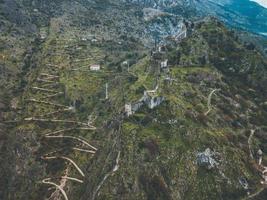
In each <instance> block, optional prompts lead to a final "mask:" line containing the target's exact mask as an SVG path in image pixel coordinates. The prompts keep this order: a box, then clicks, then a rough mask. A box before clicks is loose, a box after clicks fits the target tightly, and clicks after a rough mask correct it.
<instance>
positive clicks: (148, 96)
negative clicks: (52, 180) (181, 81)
mask: <svg viewBox="0 0 267 200" xmlns="http://www.w3.org/2000/svg"><path fill="white" fill-rule="evenodd" d="M157 89H158V86H156V88H155V89H154V90H146V91H144V95H143V96H142V98H141V99H139V100H138V101H137V102H135V103H127V104H125V113H126V115H127V116H128V117H129V116H130V115H132V114H134V113H135V112H136V111H138V110H139V109H140V108H141V106H143V105H147V106H148V108H150V109H153V108H155V107H157V106H159V105H160V104H161V103H162V102H163V101H164V100H165V98H164V97H161V96H157V94H156V92H157Z"/></svg>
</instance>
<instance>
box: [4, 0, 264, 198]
mask: <svg viewBox="0 0 267 200" xmlns="http://www.w3.org/2000/svg"><path fill="white" fill-rule="evenodd" d="M18 2H20V1H18ZM20 5H21V10H23V12H22V13H23V14H24V15H26V16H27V17H21V18H23V19H22V21H24V19H25V18H27V19H31V20H30V21H31V23H30V24H31V25H30V27H35V28H34V29H36V32H35V31H34V32H31V31H30V33H28V32H27V30H28V28H25V30H23V28H24V27H21V28H18V30H20V31H21V32H22V33H20V34H21V35H22V36H23V37H24V38H23V39H22V41H28V40H29V41H30V40H34V43H33V44H32V43H30V44H31V45H29V44H27V45H26V44H24V45H23V47H24V48H22V49H25V47H26V46H29V48H31V49H33V50H32V51H31V52H32V54H30V55H28V57H26V58H28V59H25V58H24V57H22V58H21V57H18V56H16V58H20V62H21V63H24V62H25V63H26V65H25V66H26V67H24V68H21V73H20V70H18V71H19V72H18V71H17V72H16V73H17V74H18V75H17V77H13V76H11V78H12V80H16V81H17V82H18V83H21V85H20V88H21V90H19V91H18V90H17V92H12V93H13V94H12V98H11V99H12V101H11V102H12V104H11V106H10V109H7V105H4V106H2V107H3V108H5V109H6V110H5V112H4V113H3V120H4V121H5V123H4V125H5V127H4V128H5V129H1V130H4V131H3V132H0V134H1V139H2V138H3V140H1V143H0V145H1V146H0V147H1V159H2V160H1V161H3V162H1V163H3V164H1V173H2V174H1V176H2V177H4V178H3V179H1V182H0V186H1V188H0V198H2V199H10V200H11V199H12V200H13V199H22V200H24V199H33V200H35V199H47V198H50V199H55V200H56V199H64V195H66V196H67V197H68V199H73V200H75V199H77V200H78V199H79V200H80V199H82V200H83V199H84V200H85V199H93V200H94V199H151V200H152V199H153V200H155V199H164V200H166V199H175V200H176V199H243V198H250V197H251V198H252V197H253V198H254V195H255V198H258V199H263V197H264V195H266V193H264V192H265V191H263V189H264V185H263V184H261V182H264V179H263V178H264V177H263V175H264V174H263V173H262V172H263V171H264V168H263V167H264V166H266V165H267V157H266V152H267V147H266V131H267V130H266V122H267V121H266V119H267V102H266V97H267V91H266V87H264V86H265V85H266V84H267V63H266V58H264V57H262V56H261V54H260V53H259V52H257V50H255V49H254V48H253V45H249V44H242V42H240V41H239V39H238V37H237V35H236V33H234V32H232V31H229V30H227V28H226V27H225V26H224V25H223V24H222V23H221V22H219V21H217V20H216V19H213V18H207V19H206V20H204V21H200V22H197V23H194V22H188V21H183V20H182V19H181V17H177V16H172V15H170V14H169V13H165V12H159V11H157V10H153V9H148V10H147V8H146V9H144V8H143V7H142V6H140V5H133V4H131V3H128V2H126V3H122V1H82V0H81V1H67V0H64V1H63V0H62V1H22V4H20ZM33 10H35V11H34V12H33ZM4 21H5V22H6V23H14V24H15V27H20V26H19V23H18V22H16V21H12V19H10V18H6V19H4ZM26 21H29V20H26ZM4 27H6V26H4ZM13 27H14V26H13ZM185 27H186V30H187V31H186V33H187V34H186V37H185V38H184V36H185V35H184V34H183V37H179V38H178V40H175V39H174V36H175V35H176V36H177V35H179V33H183V31H184V29H185ZM3 34H4V33H3ZM28 34H30V35H28ZM11 35H12V34H11ZM166 36H172V37H166ZM7 37H11V36H10V34H7ZM15 38H18V37H17V35H16V37H15ZM24 39H25V40H24ZM160 41H161V44H160V45H163V44H164V45H163V48H162V49H161V51H160V52H159V50H158V47H159V42H160ZM4 44H6V43H4ZM154 45H156V47H157V48H154ZM17 48H18V46H12V49H17ZM6 49H8V48H6V47H4V48H3V51H5V50H6ZM10 51H11V50H10ZM7 55H8V53H7ZM166 59H167V60H168V61H167V63H166V62H165V61H166ZM22 61H23V62H22ZM9 62H11V61H10V58H9V57H8V59H7V63H9ZM164 63H166V64H167V65H166V64H164ZM4 64H5V65H4V66H8V67H10V66H12V65H7V64H6V63H4ZM92 65H93V66H94V67H95V68H97V65H100V70H98V71H93V70H90V66H92ZM19 66H21V65H19V64H18V69H20V67H19ZM12 85H15V86H16V87H17V85H16V82H14V83H13V84H12ZM22 89H23V90H22ZM12 91H14V90H12ZM5 103H6V104H9V103H8V100H6V101H5ZM2 141H3V142H2ZM259 149H261V150H262V152H263V153H262V155H259V154H258V153H257V152H258V150H259ZM260 159H262V162H261V163H259V160H260ZM55 184H56V185H55ZM58 187H60V188H61V189H62V190H63V192H62V190H60V189H58ZM7 188H8V189H7ZM257 193H259V194H257ZM256 194H257V195H256Z"/></svg>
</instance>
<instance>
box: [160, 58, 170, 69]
mask: <svg viewBox="0 0 267 200" xmlns="http://www.w3.org/2000/svg"><path fill="white" fill-rule="evenodd" d="M167 67H168V59H166V60H164V61H162V62H161V63H160V68H167Z"/></svg>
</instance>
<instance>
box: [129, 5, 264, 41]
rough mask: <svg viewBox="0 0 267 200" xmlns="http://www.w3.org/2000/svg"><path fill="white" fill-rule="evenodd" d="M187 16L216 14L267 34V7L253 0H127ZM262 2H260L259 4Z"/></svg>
mask: <svg viewBox="0 0 267 200" xmlns="http://www.w3.org/2000/svg"><path fill="white" fill-rule="evenodd" d="M125 1H127V2H129V1H130V2H135V3H138V4H140V5H142V6H146V7H153V8H157V9H161V10H164V11H168V12H171V13H173V14H177V15H183V16H185V17H196V16H206V15H214V16H216V17H218V18H220V19H221V20H223V21H224V22H225V23H226V24H228V25H230V26H232V27H236V28H241V29H243V30H247V31H249V32H253V33H257V34H261V35H265V36H266V35H267V9H266V8H265V7H263V5H265V4H263V3H264V2H263V1H257V2H258V3H256V2H254V1H251V0H201V1H200V0H149V1H148V0H125ZM259 3H260V4H259Z"/></svg>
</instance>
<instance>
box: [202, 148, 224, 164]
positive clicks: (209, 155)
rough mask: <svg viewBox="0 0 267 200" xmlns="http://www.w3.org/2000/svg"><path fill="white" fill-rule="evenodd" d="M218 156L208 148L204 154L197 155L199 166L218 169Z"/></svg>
mask: <svg viewBox="0 0 267 200" xmlns="http://www.w3.org/2000/svg"><path fill="white" fill-rule="evenodd" d="M216 155H217V153H215V152H213V151H211V150H210V148H207V149H206V150H205V151H204V152H200V153H197V165H198V166H200V167H205V168H207V169H212V168H214V167H216V166H217V165H218V164H219V163H218V162H217V161H216V160H215V158H214V156H216Z"/></svg>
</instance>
